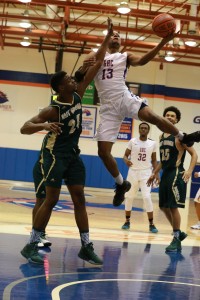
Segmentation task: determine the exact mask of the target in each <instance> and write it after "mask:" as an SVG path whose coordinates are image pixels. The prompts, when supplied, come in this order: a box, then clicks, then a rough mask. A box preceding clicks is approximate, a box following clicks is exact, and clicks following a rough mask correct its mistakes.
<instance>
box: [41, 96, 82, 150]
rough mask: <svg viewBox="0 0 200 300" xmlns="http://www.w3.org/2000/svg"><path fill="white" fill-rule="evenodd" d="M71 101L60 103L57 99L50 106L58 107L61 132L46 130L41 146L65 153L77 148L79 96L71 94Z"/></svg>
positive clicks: (80, 113) (79, 112)
mask: <svg viewBox="0 0 200 300" xmlns="http://www.w3.org/2000/svg"><path fill="white" fill-rule="evenodd" d="M73 97H74V99H73V102H72V103H62V102H59V101H57V100H54V101H52V102H51V104H50V106H53V107H56V108H57V109H58V115H59V120H58V122H60V123H63V124H64V125H63V126H62V127H61V129H62V133H61V134H60V135H57V134H55V133H53V132H48V133H47V134H46V136H45V138H44V141H43V145H42V148H43V149H44V148H47V149H49V150H50V151H51V152H54V153H59V152H61V153H62V154H63V153H67V152H69V151H71V150H72V149H74V150H78V142H79V137H80V134H81V132H82V106H81V98H80V96H79V95H78V94H77V93H74V95H73Z"/></svg>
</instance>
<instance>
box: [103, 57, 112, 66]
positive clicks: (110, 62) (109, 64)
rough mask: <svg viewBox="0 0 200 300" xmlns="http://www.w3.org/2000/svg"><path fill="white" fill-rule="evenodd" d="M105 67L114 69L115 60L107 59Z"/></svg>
mask: <svg viewBox="0 0 200 300" xmlns="http://www.w3.org/2000/svg"><path fill="white" fill-rule="evenodd" d="M103 65H104V67H113V60H112V59H105V60H104V63H103Z"/></svg>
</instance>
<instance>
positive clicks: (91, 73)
mask: <svg viewBox="0 0 200 300" xmlns="http://www.w3.org/2000/svg"><path fill="white" fill-rule="evenodd" d="M107 22H108V29H107V30H108V32H107V35H106V37H105V39H104V41H103V43H102V44H101V46H100V48H99V49H98V51H97V53H96V54H95V58H96V61H95V64H94V65H93V66H91V67H90V68H89V69H88V70H87V72H86V74H85V77H84V80H83V81H82V82H80V84H79V87H78V93H79V95H80V96H81V97H82V96H83V94H84V92H85V89H86V88H87V86H88V84H89V83H90V82H91V81H92V80H93V79H94V77H95V75H96V74H97V72H98V70H99V69H100V67H101V65H102V63H103V61H104V57H105V54H106V50H107V48H108V43H109V41H110V38H111V36H112V34H113V24H112V20H111V19H110V18H108V21H107Z"/></svg>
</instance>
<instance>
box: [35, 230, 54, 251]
mask: <svg viewBox="0 0 200 300" xmlns="http://www.w3.org/2000/svg"><path fill="white" fill-rule="evenodd" d="M37 245H38V247H39V248H43V247H50V246H51V245H52V243H51V242H50V241H49V240H48V239H47V234H46V233H45V232H41V234H40V241H39V242H38V244H37Z"/></svg>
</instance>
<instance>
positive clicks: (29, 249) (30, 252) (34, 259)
mask: <svg viewBox="0 0 200 300" xmlns="http://www.w3.org/2000/svg"><path fill="white" fill-rule="evenodd" d="M21 255H22V256H24V257H25V258H26V259H27V260H28V261H29V262H31V263H34V264H43V263H44V260H43V258H42V257H41V256H40V255H39V253H38V247H37V242H35V243H31V244H26V246H25V247H24V248H23V249H22V251H21Z"/></svg>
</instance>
